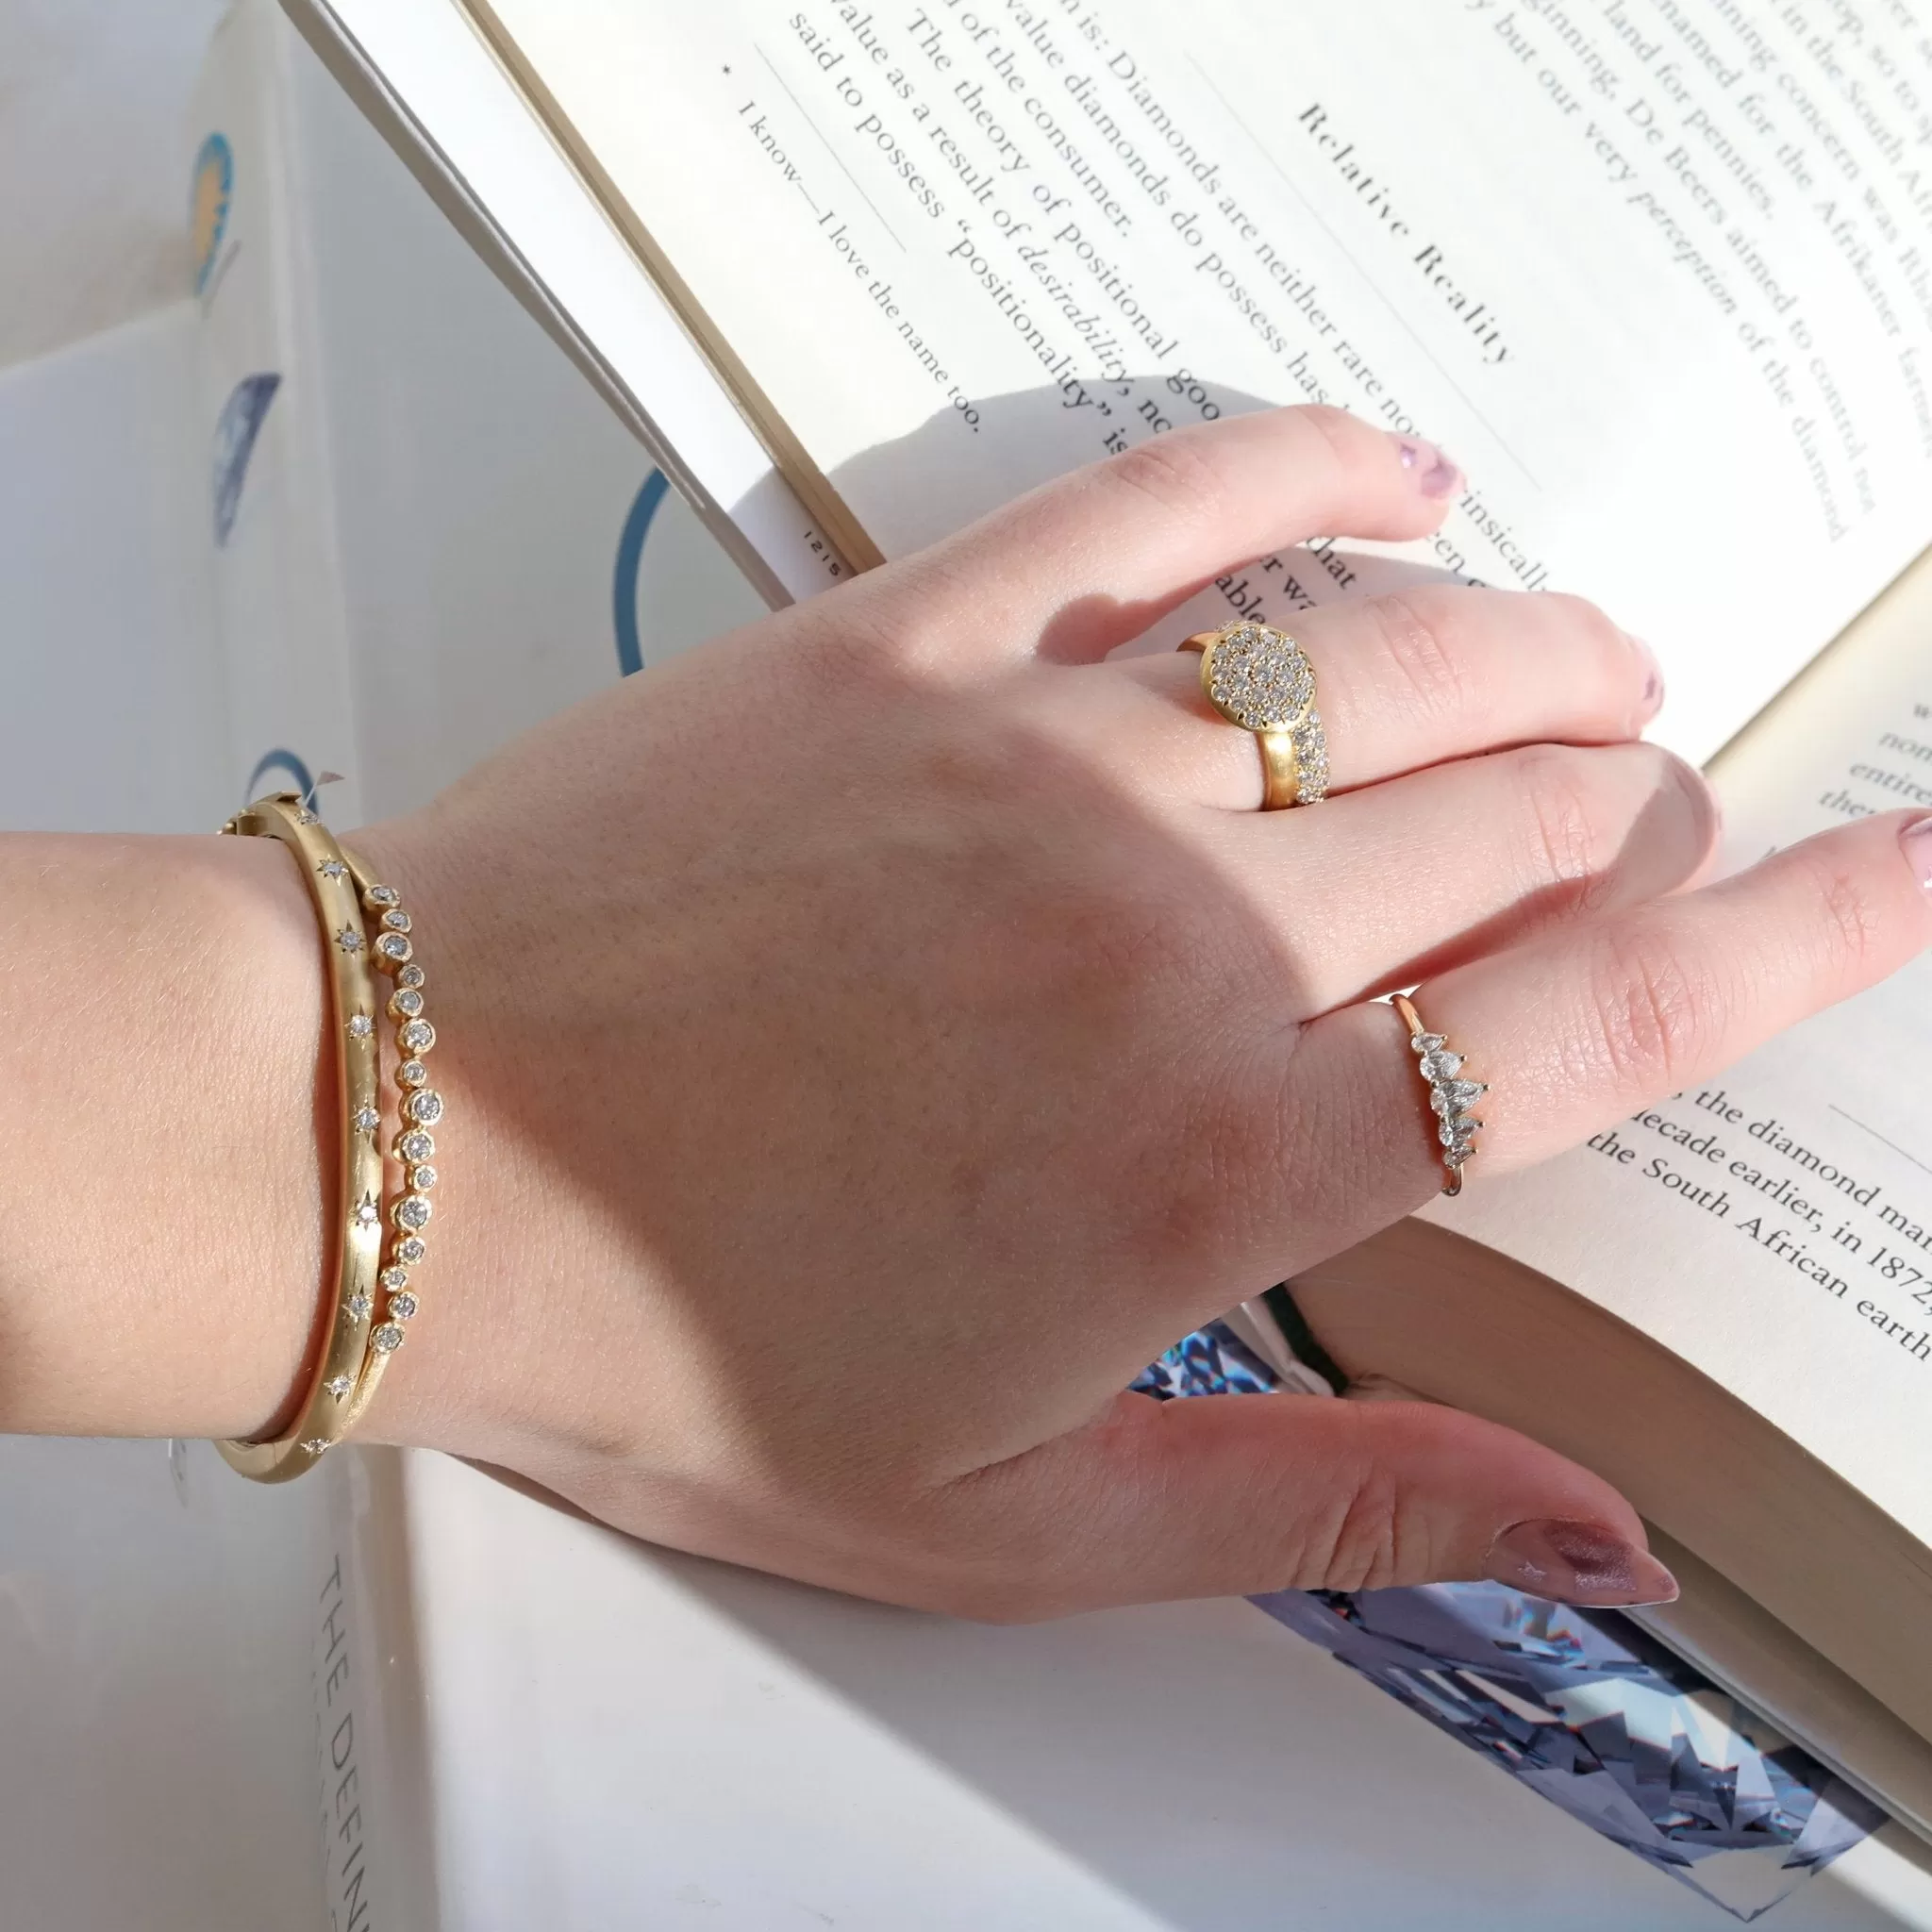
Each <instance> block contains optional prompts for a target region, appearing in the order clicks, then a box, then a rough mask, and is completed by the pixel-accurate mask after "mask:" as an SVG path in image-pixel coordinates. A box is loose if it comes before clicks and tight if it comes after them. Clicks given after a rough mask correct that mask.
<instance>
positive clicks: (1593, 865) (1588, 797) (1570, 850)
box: [1512, 745, 1607, 909]
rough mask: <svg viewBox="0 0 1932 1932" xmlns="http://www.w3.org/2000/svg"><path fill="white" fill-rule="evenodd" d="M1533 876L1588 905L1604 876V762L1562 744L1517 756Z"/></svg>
mask: <svg viewBox="0 0 1932 1932" xmlns="http://www.w3.org/2000/svg"><path fill="white" fill-rule="evenodd" d="M1512 756H1513V758H1514V761H1515V765H1516V773H1515V776H1516V779H1517V788H1516V789H1517V796H1518V799H1519V802H1520V806H1521V813H1522V832H1523V838H1524V846H1525V850H1526V866H1527V871H1528V873H1529V875H1530V876H1531V877H1532V878H1534V879H1536V880H1537V881H1538V882H1539V884H1541V886H1543V887H1544V888H1548V887H1552V886H1554V887H1556V888H1557V889H1558V890H1559V891H1565V892H1567V893H1568V895H1569V896H1570V897H1571V899H1572V900H1573V902H1574V908H1575V909H1583V908H1587V907H1588V905H1589V904H1590V903H1591V900H1592V899H1593V897H1594V895H1595V891H1596V889H1597V888H1598V886H1599V885H1600V883H1601V878H1602V858H1603V846H1604V832H1605V819H1606V816H1607V813H1606V809H1605V801H1604V798H1603V796H1602V788H1601V785H1600V784H1599V783H1598V765H1597V763H1596V762H1594V761H1592V760H1591V758H1590V757H1589V755H1588V754H1586V753H1582V752H1577V751H1573V750H1570V749H1568V748H1566V747H1564V746H1560V745H1535V746H1532V747H1531V748H1530V749H1529V750H1527V751H1522V752H1517V753H1515V754H1513V755H1512Z"/></svg>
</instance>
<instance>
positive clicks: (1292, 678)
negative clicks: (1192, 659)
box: [1179, 623, 1328, 811]
mask: <svg viewBox="0 0 1932 1932" xmlns="http://www.w3.org/2000/svg"><path fill="white" fill-rule="evenodd" d="M1179 648H1180V649H1182V650H1183V651H1198V652H1199V653H1200V654H1201V694H1202V696H1203V697H1205V698H1206V699H1207V700H1208V703H1209V704H1210V705H1212V706H1213V707H1214V708H1215V709H1216V710H1217V711H1219V712H1220V713H1221V715H1222V716H1223V717H1224V718H1225V719H1226V720H1227V722H1228V723H1229V724H1239V725H1240V726H1241V729H1242V730H1243V731H1246V732H1250V733H1252V734H1253V736H1254V739H1255V741H1256V742H1257V744H1258V745H1259V746H1260V747H1261V809H1262V810H1263V811H1282V810H1285V809H1286V808H1288V807H1289V806H1291V805H1319V804H1320V803H1321V802H1322V800H1323V799H1324V798H1325V797H1326V796H1327V795H1328V736H1327V733H1326V731H1325V730H1324V728H1323V724H1322V715H1321V713H1320V712H1319V711H1317V710H1316V708H1315V667H1314V665H1313V664H1312V663H1311V662H1310V661H1309V659H1308V654H1307V652H1306V651H1305V650H1303V648H1302V647H1301V645H1300V643H1299V642H1297V641H1296V640H1295V639H1293V638H1291V637H1290V636H1289V635H1288V633H1287V632H1286V631H1281V630H1276V629H1275V628H1274V626H1273V625H1266V624H1253V623H1241V624H1229V625H1223V626H1222V628H1221V629H1220V630H1204V631H1197V632H1196V633H1195V634H1194V635H1193V636H1192V637H1191V638H1184V639H1182V641H1181V643H1180V646H1179Z"/></svg>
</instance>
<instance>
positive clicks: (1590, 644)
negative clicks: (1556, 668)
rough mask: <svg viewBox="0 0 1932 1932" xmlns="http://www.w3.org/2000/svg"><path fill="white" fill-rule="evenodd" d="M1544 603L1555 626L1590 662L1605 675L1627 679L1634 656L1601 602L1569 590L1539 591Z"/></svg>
mask: <svg viewBox="0 0 1932 1932" xmlns="http://www.w3.org/2000/svg"><path fill="white" fill-rule="evenodd" d="M1539 594H1540V595H1541V597H1542V598H1543V599H1544V600H1545V601H1546V603H1547V605H1548V607H1549V608H1550V610H1551V612H1552V614H1553V615H1554V616H1555V618H1556V620H1557V625H1559V626H1560V627H1561V629H1562V630H1563V631H1564V632H1566V633H1567V634H1568V635H1569V636H1570V637H1571V638H1573V639H1574V640H1575V641H1577V642H1579V643H1581V644H1582V645H1583V646H1584V647H1585V649H1586V650H1587V651H1588V652H1589V654H1590V658H1591V663H1592V664H1593V665H1594V666H1595V668H1596V669H1597V670H1599V671H1600V672H1601V673H1603V674H1604V675H1605V676H1606V678H1607V679H1614V680H1615V681H1617V682H1620V683H1621V682H1627V681H1628V679H1629V676H1630V675H1631V673H1632V671H1633V670H1634V669H1635V665H1636V658H1635V655H1634V654H1633V652H1632V651H1631V648H1630V642H1629V640H1628V638H1626V637H1625V636H1624V631H1623V628H1622V626H1620V625H1617V624H1615V623H1613V622H1612V621H1611V619H1610V616H1609V613H1608V612H1607V610H1605V609H1604V608H1603V607H1602V606H1601V605H1598V604H1592V603H1591V601H1590V599H1589V598H1588V597H1578V596H1576V595H1574V593H1573V592H1571V591H1541V592H1540V593H1539Z"/></svg>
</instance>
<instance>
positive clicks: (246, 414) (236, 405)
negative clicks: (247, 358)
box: [214, 371, 282, 549]
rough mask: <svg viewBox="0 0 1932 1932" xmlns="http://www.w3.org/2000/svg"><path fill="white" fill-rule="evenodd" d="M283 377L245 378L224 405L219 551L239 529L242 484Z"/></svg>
mask: <svg viewBox="0 0 1932 1932" xmlns="http://www.w3.org/2000/svg"><path fill="white" fill-rule="evenodd" d="M281 386H282V378H281V377H280V376H279V375H275V373H274V372H273V371H268V372H266V373H264V374H262V375H244V376H243V377H242V380H241V381H240V382H238V383H237V384H236V385H235V387H234V390H233V391H232V393H231V394H230V395H229V397H228V400H227V401H226V402H225V403H224V404H223V405H222V414H221V420H220V421H219V422H218V423H217V424H216V425H215V475H214V484H215V506H214V508H215V545H216V547H217V548H218V549H219V548H220V547H221V546H222V545H224V544H225V543H226V542H227V541H228V538H229V536H230V534H231V533H232V532H233V530H234V528H235V517H236V514H237V513H238V512H239V511H240V509H241V508H242V484H243V483H244V482H245V481H246V480H247V477H248V458H250V457H251V456H253V455H254V453H255V443H256V439H257V438H258V437H259V436H260V434H261V421H262V418H263V417H264V416H266V415H267V414H268V406H269V405H270V404H271V403H272V402H274V401H275V391H277V390H278V389H280V388H281Z"/></svg>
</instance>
